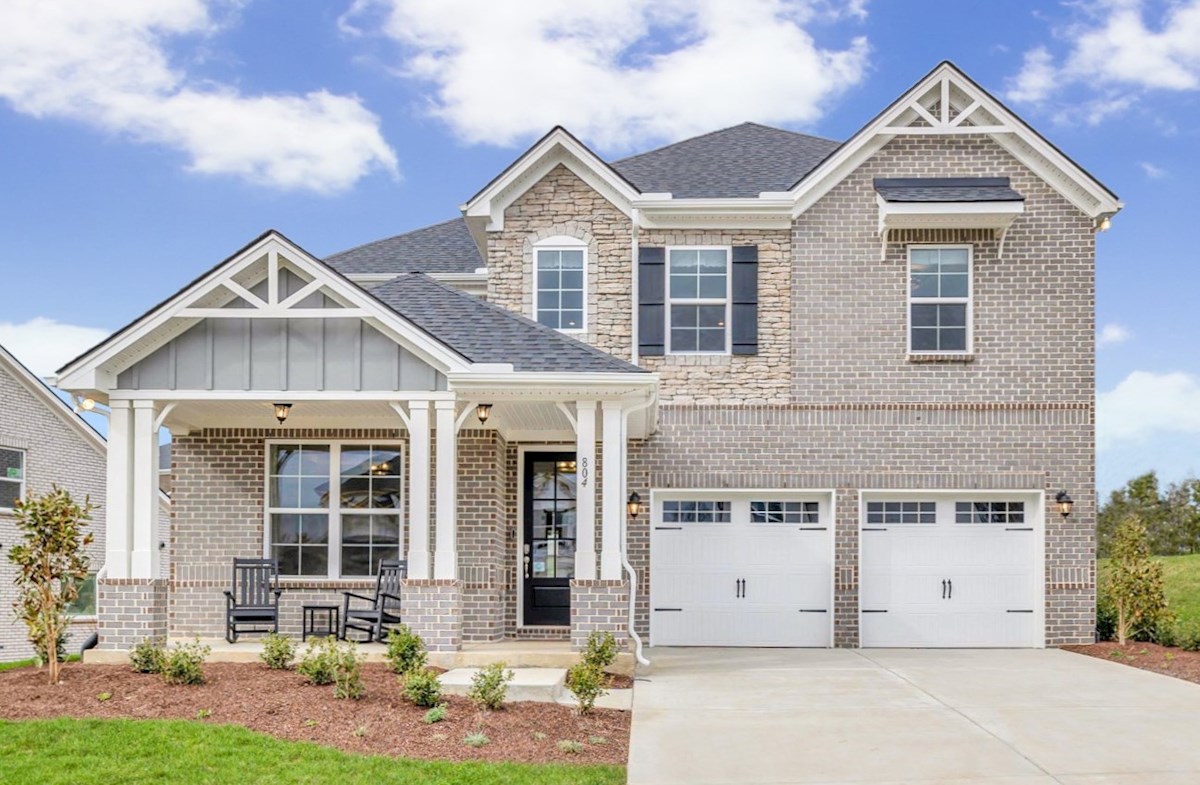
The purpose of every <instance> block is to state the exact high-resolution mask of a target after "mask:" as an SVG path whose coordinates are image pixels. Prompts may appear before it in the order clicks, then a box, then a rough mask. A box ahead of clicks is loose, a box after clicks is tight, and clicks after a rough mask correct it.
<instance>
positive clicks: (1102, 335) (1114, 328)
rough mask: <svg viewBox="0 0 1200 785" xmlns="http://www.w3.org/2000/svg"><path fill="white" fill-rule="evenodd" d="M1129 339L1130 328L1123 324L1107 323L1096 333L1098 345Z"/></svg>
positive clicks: (1123, 341)
mask: <svg viewBox="0 0 1200 785" xmlns="http://www.w3.org/2000/svg"><path fill="white" fill-rule="evenodd" d="M1127 340H1129V328H1128V327H1126V326H1125V325H1123V324H1116V323H1112V324H1106V325H1104V326H1103V327H1101V328H1100V332H1099V333H1098V334H1097V335H1096V344H1097V345H1098V346H1108V345H1110V344H1114V343H1125V341H1127Z"/></svg>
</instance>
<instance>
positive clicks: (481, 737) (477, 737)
mask: <svg viewBox="0 0 1200 785" xmlns="http://www.w3.org/2000/svg"><path fill="white" fill-rule="evenodd" d="M489 741H491V739H489V738H488V737H487V734H484V733H468V734H467V735H466V736H463V744H466V745H467V746H468V747H484V746H487V743H488V742H489Z"/></svg>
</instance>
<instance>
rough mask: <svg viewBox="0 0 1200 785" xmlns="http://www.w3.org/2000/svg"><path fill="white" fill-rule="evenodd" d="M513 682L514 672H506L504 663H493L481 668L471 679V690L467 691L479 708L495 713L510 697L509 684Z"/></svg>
mask: <svg viewBox="0 0 1200 785" xmlns="http://www.w3.org/2000/svg"><path fill="white" fill-rule="evenodd" d="M512 680H513V672H512V671H510V670H505V669H504V663H503V662H493V663H492V664H491V665H487V666H484V667H482V668H480V669H479V672H478V673H476V674H475V675H474V676H472V677H471V689H469V690H468V691H467V697H468V698H470V699H471V702H472V703H474V704H475V705H476V706H478V707H479V708H481V709H484V710H486V711H495V710H496V709H498V708H500V706H501V705H502V704H503V703H504V699H505V697H507V696H508V683H509V682H510V681H512Z"/></svg>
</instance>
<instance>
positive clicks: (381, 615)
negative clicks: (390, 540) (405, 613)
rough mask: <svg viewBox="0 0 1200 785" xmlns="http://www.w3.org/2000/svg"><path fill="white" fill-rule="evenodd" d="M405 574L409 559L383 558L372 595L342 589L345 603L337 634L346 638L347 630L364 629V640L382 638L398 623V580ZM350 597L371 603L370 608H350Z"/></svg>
mask: <svg viewBox="0 0 1200 785" xmlns="http://www.w3.org/2000/svg"><path fill="white" fill-rule="evenodd" d="M406 577H408V562H406V561H396V560H392V559H382V560H380V562H379V575H378V576H377V577H376V579H375V596H374V597H367V596H366V595H363V594H355V593H354V592H349V591H347V592H342V594H343V596H344V597H345V602H344V604H343V608H342V629H341V632H340V633H339V634H338V637H339V638H341V639H342V640H346V630H358V631H359V632H365V633H366V634H367V639H366V640H365V641H361V642H362V643H370V642H371V641H373V640H376V641H380V642H381V643H382V642H383V640H384V637H385V635H386V634H387V631H388V630H389V629H391V627H392V626H393V625H396V624H399V623H400V582H401V581H402V580H404V579H405V578H406ZM351 600H360V601H362V602H367V603H370V607H366V608H364V607H358V608H351V607H350V602H351Z"/></svg>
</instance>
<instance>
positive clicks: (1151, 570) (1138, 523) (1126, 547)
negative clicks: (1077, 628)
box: [1108, 515, 1168, 646]
mask: <svg viewBox="0 0 1200 785" xmlns="http://www.w3.org/2000/svg"><path fill="white" fill-rule="evenodd" d="M1108 593H1109V596H1110V597H1112V602H1113V605H1114V606H1115V607H1116V611H1117V629H1116V632H1117V642H1118V643H1119V644H1121V645H1122V646H1124V645H1125V641H1126V640H1127V639H1128V637H1129V635H1130V633H1132V632H1133V630H1134V629H1136V628H1137V627H1139V626H1153V625H1154V624H1156V623H1157V622H1158V621H1159V620H1160V619H1163V618H1165V617H1166V615H1167V613H1168V611H1167V596H1166V592H1165V590H1164V589H1163V567H1162V564H1160V563H1159V562H1156V561H1154V560H1152V559H1151V558H1150V543H1149V535H1148V534H1147V531H1146V525H1145V524H1144V523H1142V520H1141V518H1140V517H1138V516H1137V515H1129V516H1126V517H1125V518H1124V519H1123V520H1122V521H1121V522H1120V523H1119V524H1118V525H1117V528H1116V530H1115V531H1114V532H1113V538H1112V565H1111V568H1110V570H1109V575H1108Z"/></svg>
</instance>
